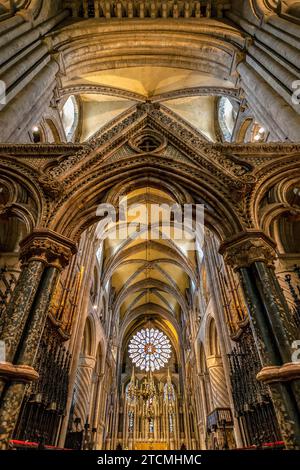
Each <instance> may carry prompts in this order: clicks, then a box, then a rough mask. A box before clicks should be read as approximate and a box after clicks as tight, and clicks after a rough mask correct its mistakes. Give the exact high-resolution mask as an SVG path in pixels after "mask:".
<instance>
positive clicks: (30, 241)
mask: <svg viewBox="0 0 300 470" xmlns="http://www.w3.org/2000/svg"><path fill="white" fill-rule="evenodd" d="M20 247H21V251H20V259H21V261H22V263H28V262H29V261H33V260H35V261H41V262H43V263H45V264H46V265H48V266H54V267H56V268H57V269H59V270H62V269H64V268H65V267H66V266H67V265H68V263H69V261H70V259H71V257H72V256H73V255H74V254H75V253H76V251H77V249H76V245H75V243H74V242H72V241H71V240H69V239H68V238H65V237H63V236H61V235H59V234H57V233H55V232H52V231H50V230H40V231H39V230H34V231H33V232H32V233H31V234H30V235H29V236H28V237H27V238H25V240H23V241H22V242H21V243H20Z"/></svg>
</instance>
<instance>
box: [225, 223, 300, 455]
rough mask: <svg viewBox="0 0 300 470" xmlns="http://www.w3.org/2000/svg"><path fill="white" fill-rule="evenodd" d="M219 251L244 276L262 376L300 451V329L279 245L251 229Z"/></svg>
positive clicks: (289, 442) (286, 434) (285, 433)
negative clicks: (277, 264)
mask: <svg viewBox="0 0 300 470" xmlns="http://www.w3.org/2000/svg"><path fill="white" fill-rule="evenodd" d="M220 253H221V254H223V255H224V259H225V261H226V262H227V263H228V264H229V265H230V266H232V267H233V268H234V269H235V270H236V271H237V272H238V274H239V277H240V280H241V284H242V287H243V291H244V296H245V301H246V305H247V308H248V313H249V317H250V321H251V327H252V331H253V335H254V339H255V342H256V345H257V348H258V352H259V355H260V359H261V363H262V366H263V368H262V370H261V371H260V372H259V374H258V375H257V379H258V380H260V381H263V382H265V383H267V384H269V386H270V390H271V395H272V400H273V402H274V407H275V411H276V414H277V419H278V423H279V426H280V429H281V433H282V437H283V439H284V441H285V445H286V447H287V448H291V449H300V403H299V399H300V393H299V392H300V389H299V386H300V364H299V363H293V362H291V361H292V359H291V357H292V353H293V348H292V344H293V341H294V340H297V339H299V337H300V332H299V329H298V328H297V326H296V324H295V323H294V322H293V319H292V314H291V312H290V311H289V308H288V305H287V303H286V300H285V298H284V295H283V293H282V291H281V288H280V285H279V282H278V280H277V278H276V275H275V272H274V260H275V256H276V252H275V243H274V242H273V241H272V240H271V239H270V238H268V237H267V236H266V235H265V234H264V233H262V232H259V231H255V230H250V231H247V232H242V233H240V234H238V235H237V236H235V237H233V238H231V239H230V240H227V241H226V242H224V243H223V244H222V246H221V248H220Z"/></svg>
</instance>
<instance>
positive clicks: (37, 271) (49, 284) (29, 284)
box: [0, 230, 76, 450]
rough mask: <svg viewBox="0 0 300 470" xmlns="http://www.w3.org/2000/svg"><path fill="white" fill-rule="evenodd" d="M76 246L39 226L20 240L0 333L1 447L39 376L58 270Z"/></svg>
mask: <svg viewBox="0 0 300 470" xmlns="http://www.w3.org/2000/svg"><path fill="white" fill-rule="evenodd" d="M75 252H76V246H75V245H74V243H73V242H72V241H71V240H69V239H67V238H65V237H63V236H61V235H59V234H57V233H55V232H52V231H49V230H35V231H33V232H32V233H31V234H30V235H29V236H28V237H27V238H26V239H25V240H23V242H21V254H20V257H21V262H22V263H23V266H24V267H23V271H22V273H21V275H20V278H19V281H18V283H17V286H16V294H15V295H14V296H13V297H12V299H11V302H10V305H9V307H8V309H9V311H10V312H11V318H9V320H8V323H7V324H6V325H5V328H4V332H2V335H1V339H3V340H4V341H5V345H7V346H8V356H7V359H8V360H9V362H6V363H5V364H4V365H2V364H0V377H1V378H2V384H5V386H4V387H3V388H2V394H1V401H0V450H5V449H7V448H8V444H9V439H10V438H11V435H12V433H13V430H14V427H15V425H16V422H17V419H18V414H19V411H20V408H21V405H22V400H23V396H24V392H25V388H26V385H27V383H28V382H30V381H32V380H38V374H37V372H36V371H35V370H34V368H33V366H34V361H35V357H36V353H37V351H38V348H39V343H40V340H41V337H42V334H43V330H44V325H45V322H46V318H47V314H48V309H49V305H50V301H51V297H52V294H53V292H54V290H55V287H56V284H57V281H58V278H59V274H60V271H61V270H62V269H64V267H65V266H66V265H67V263H68V262H69V260H70V258H71V257H72V255H73V254H74V253H75ZM15 299H19V301H18V302H15ZM22 307H23V308H22ZM18 319H19V321H18ZM10 326H11V327H12V328H11V329H10Z"/></svg>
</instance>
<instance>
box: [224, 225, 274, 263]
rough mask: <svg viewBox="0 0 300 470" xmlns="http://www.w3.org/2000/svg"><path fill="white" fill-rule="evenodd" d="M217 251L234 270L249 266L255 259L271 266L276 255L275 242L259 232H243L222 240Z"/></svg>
mask: <svg viewBox="0 0 300 470" xmlns="http://www.w3.org/2000/svg"><path fill="white" fill-rule="evenodd" d="M219 251H220V253H221V255H223V256H224V260H225V262H226V263H227V264H228V265H229V266H231V267H232V268H233V269H234V270H237V269H240V268H246V267H249V266H250V265H251V264H253V263H255V262H257V261H262V262H264V263H266V264H267V265H268V266H273V263H274V260H275V257H276V252H275V242H273V240H271V239H270V238H268V237H267V236H266V235H264V234H263V233H260V232H243V233H242V234H240V235H239V236H238V237H234V238H232V239H231V240H229V241H227V242H224V243H223V244H222V245H221V247H220V250H219Z"/></svg>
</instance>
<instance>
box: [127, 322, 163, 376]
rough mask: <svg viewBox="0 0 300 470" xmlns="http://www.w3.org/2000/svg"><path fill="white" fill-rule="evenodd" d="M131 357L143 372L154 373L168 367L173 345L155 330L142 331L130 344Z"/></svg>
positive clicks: (146, 329)
mask: <svg viewBox="0 0 300 470" xmlns="http://www.w3.org/2000/svg"><path fill="white" fill-rule="evenodd" d="M128 350H129V357H130V358H131V360H132V362H133V363H134V364H135V366H136V367H138V368H139V369H141V370H146V372H148V371H150V370H151V371H152V372H153V371H154V370H159V369H161V368H162V367H164V366H166V365H167V363H168V362H169V359H170V357H171V343H170V341H169V339H168V338H167V337H166V335H164V334H163V333H162V332H161V331H159V330H156V329H154V328H151V329H150V328H145V329H143V330H140V331H139V332H138V333H137V334H136V335H134V336H133V337H132V339H131V340H130V343H129V348H128Z"/></svg>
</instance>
